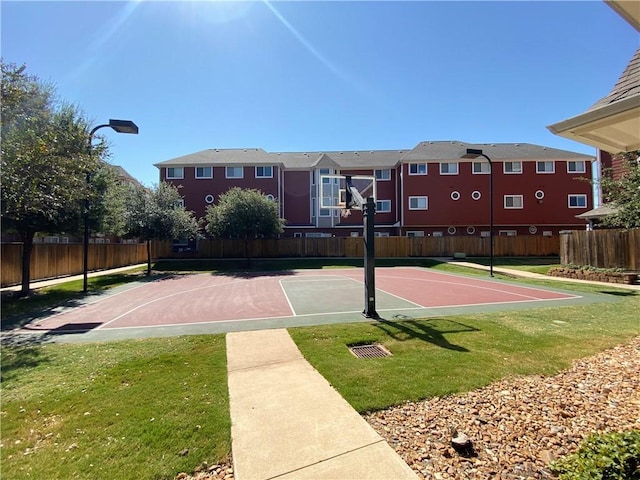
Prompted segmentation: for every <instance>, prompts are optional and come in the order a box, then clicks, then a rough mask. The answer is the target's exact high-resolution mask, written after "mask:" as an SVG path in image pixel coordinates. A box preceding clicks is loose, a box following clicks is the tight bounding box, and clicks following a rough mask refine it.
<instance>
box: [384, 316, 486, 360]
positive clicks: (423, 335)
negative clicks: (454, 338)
mask: <svg viewBox="0 0 640 480" xmlns="http://www.w3.org/2000/svg"><path fill="white" fill-rule="evenodd" d="M435 321H437V322H445V323H447V324H450V328H447V329H446V330H442V329H439V328H437V327H435V326H431V325H430V323H432V322H435ZM373 325H374V326H375V327H377V328H379V329H381V330H382V331H383V332H385V333H386V334H387V335H389V336H390V337H391V338H393V339H394V340H397V341H400V342H404V341H406V340H410V339H418V340H422V341H423V342H429V343H432V344H433V345H436V346H438V347H440V348H446V349H448V350H455V351H456V352H469V351H470V350H469V349H467V348H465V347H463V346H461V345H455V344H453V343H451V342H449V340H447V339H446V338H445V334H447V333H461V332H478V331H479V330H478V329H477V328H475V327H471V326H469V325H465V324H463V323H460V322H456V321H453V320H447V319H431V320H421V321H402V322H393V321H389V320H385V319H379V320H378V322H377V323H374V324H373Z"/></svg>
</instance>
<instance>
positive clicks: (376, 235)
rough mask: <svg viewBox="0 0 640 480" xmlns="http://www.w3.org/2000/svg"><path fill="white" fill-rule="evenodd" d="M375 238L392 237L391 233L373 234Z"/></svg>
mask: <svg viewBox="0 0 640 480" xmlns="http://www.w3.org/2000/svg"><path fill="white" fill-rule="evenodd" d="M373 236H374V237H390V236H391V235H389V232H373Z"/></svg>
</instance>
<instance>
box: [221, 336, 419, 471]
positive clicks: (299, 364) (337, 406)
mask: <svg viewBox="0 0 640 480" xmlns="http://www.w3.org/2000/svg"><path fill="white" fill-rule="evenodd" d="M227 369H228V374H229V401H230V410H231V437H232V450H233V463H234V472H235V478H236V479H237V480H267V479H274V478H278V479H296V480H298V479H303V480H304V479H322V480H326V479H359V480H360V479H362V480H365V479H391V478H393V479H396V480H403V479H407V480H408V479H417V478H418V477H417V475H416V474H415V473H414V472H413V471H412V470H411V469H410V468H409V466H407V464H406V463H405V462H404V461H403V460H402V459H401V458H400V457H399V456H398V455H397V454H396V453H395V451H394V450H393V449H392V448H391V447H390V446H389V445H388V444H387V443H386V442H385V441H384V439H383V438H382V437H380V436H379V435H378V434H377V433H376V432H375V431H374V430H373V428H371V427H370V426H369V424H368V423H367V422H366V421H365V420H364V419H363V418H362V417H361V416H360V415H359V414H358V413H357V412H356V411H355V410H354V409H353V408H352V407H351V406H350V405H349V404H348V403H347V402H346V401H345V400H344V399H343V398H342V397H341V396H340V395H339V394H338V392H336V391H335V390H334V389H333V387H331V385H329V383H328V382H327V381H326V380H325V379H324V378H323V377H322V376H321V375H320V374H319V373H318V372H317V371H316V370H314V369H313V367H311V365H310V364H309V363H308V362H307V361H306V360H305V359H304V357H303V356H302V354H301V353H300V350H298V348H297V347H296V345H295V343H294V342H293V340H292V339H291V337H290V336H289V334H288V333H287V331H286V330H284V329H277V330H261V331H252V332H236V333H228V334H227Z"/></svg>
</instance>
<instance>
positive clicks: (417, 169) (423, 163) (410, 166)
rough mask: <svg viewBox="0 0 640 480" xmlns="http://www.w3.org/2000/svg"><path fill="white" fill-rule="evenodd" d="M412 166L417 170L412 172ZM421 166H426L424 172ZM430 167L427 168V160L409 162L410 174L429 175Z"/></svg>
mask: <svg viewBox="0 0 640 480" xmlns="http://www.w3.org/2000/svg"><path fill="white" fill-rule="evenodd" d="M412 167H415V172H412V171H411V170H412ZM420 167H424V172H421V171H420V170H422V168H420ZM428 171H429V169H428V168H427V164H426V162H420V163H410V164H409V175H427V173H428Z"/></svg>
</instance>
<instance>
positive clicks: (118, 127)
mask: <svg viewBox="0 0 640 480" xmlns="http://www.w3.org/2000/svg"><path fill="white" fill-rule="evenodd" d="M104 127H111V128H112V129H113V130H115V131H116V132H118V133H132V134H134V135H135V134H137V133H138V126H137V125H136V124H135V123H133V122H132V121H131V120H113V119H109V123H104V124H102V125H98V126H97V127H94V128H93V129H92V130H91V132H89V157H91V155H92V150H93V145H92V143H93V134H94V133H96V132H97V131H98V130H99V129H101V128H104ZM90 182H91V173H89V172H87V188H88V187H89V183H90ZM83 246H84V248H83V251H82V276H83V281H82V291H83V292H84V293H87V290H88V278H87V277H88V272H89V194H88V192H87V197H86V198H85V200H84V242H83Z"/></svg>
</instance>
